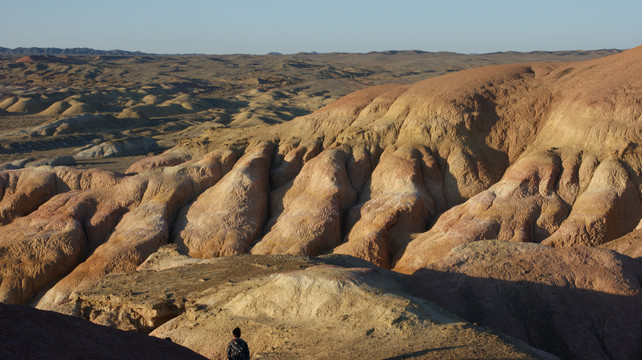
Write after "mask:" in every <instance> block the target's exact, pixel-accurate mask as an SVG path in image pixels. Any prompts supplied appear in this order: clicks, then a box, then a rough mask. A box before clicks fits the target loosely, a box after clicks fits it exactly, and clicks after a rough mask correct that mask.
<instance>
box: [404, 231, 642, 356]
mask: <svg viewBox="0 0 642 360" xmlns="http://www.w3.org/2000/svg"><path fill="white" fill-rule="evenodd" d="M640 275H642V272H641V271H640V266H639V263H638V262H636V261H635V260H632V259H630V258H628V257H626V256H621V255H619V254H616V253H614V252H612V251H608V250H605V249H598V248H589V247H574V248H561V249H554V248H550V247H547V246H543V245H539V244H528V243H510V242H504V241H480V242H475V243H471V244H466V245H462V246H459V247H456V248H455V249H453V250H452V251H451V252H450V253H449V255H448V256H447V257H446V258H445V259H443V260H442V261H440V262H438V263H434V264H433V266H432V268H431V269H422V270H419V271H417V272H416V273H415V274H414V275H413V280H412V281H413V282H412V283H411V287H412V288H413V289H414V292H415V294H416V295H418V296H421V297H423V298H426V299H429V300H431V301H434V302H436V303H438V304H440V305H442V306H444V307H445V308H447V309H448V310H450V311H452V312H454V313H455V314H457V315H459V316H461V317H463V318H464V319H466V320H468V321H471V322H475V323H477V324H480V325H483V326H488V327H491V328H493V329H498V330H500V331H503V332H505V333H507V334H509V335H511V336H514V337H516V338H518V339H522V340H524V341H526V342H527V343H528V344H530V345H532V346H536V347H539V348H541V349H543V350H545V351H548V352H550V353H553V354H555V355H557V356H560V357H561V358H565V359H602V358H612V359H632V358H637V357H638V355H639V354H640V352H641V351H642V347H641V344H640V342H639V341H638V340H639V335H640V334H641V333H642V315H641V314H640V311H639V309H640V308H641V307H642V296H640V295H641V294H642V287H641V286H640V280H639V279H640Z"/></svg>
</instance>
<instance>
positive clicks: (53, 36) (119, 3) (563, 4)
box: [0, 0, 642, 54]
mask: <svg viewBox="0 0 642 360" xmlns="http://www.w3.org/2000/svg"><path fill="white" fill-rule="evenodd" d="M638 45H642V1H641V0H612V1H606V0H601V1H594V0H568V1H564V0H557V1H550V0H539V1H524V0H511V1H504V0H501V1H492V0H486V1H482V0H476V1H466V0H448V1H431V0H426V1H419V0H389V1H383V0H368V1H362V0H343V1H336V0H322V1H307V0H298V1H291V0H262V1H259V0H227V1H219V0H209V1H206V0H171V1H170V0H127V1H124V0H108V1H96V0H57V1H56V0H0V46H1V47H8V48H15V47H59V48H72V47H88V48H94V49H101V50H113V49H120V50H129V51H144V52H150V53H162V54H178V53H204V54H231V53H245V54H265V53H268V52H280V53H286V54H290V53H298V52H312V51H316V52H369V51H384V50H423V51H454V52H460V53H488V52H495V51H509V50H513V51H535V50H576V49H582V50H593V49H605V48H618V49H628V48H632V47H635V46H638Z"/></svg>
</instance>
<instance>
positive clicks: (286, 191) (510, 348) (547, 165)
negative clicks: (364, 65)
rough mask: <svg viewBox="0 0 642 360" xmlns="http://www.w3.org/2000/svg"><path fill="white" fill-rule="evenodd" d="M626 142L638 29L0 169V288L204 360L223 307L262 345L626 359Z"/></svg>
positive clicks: (630, 219)
mask: <svg viewBox="0 0 642 360" xmlns="http://www.w3.org/2000/svg"><path fill="white" fill-rule="evenodd" d="M68 105H70V107H69V108H71V107H73V104H68ZM641 141H642V47H638V48H635V49H632V50H628V51H625V52H622V53H619V54H615V55H611V56H607V57H603V58H598V59H593V60H587V61H581V62H573V63H529V64H515V65H497V66H491V67H484V68H478V69H470V70H465V71H459V72H453V73H450V74H447V75H443V76H439V77H434V78H430V79H427V80H423V81H420V82H416V83H413V84H405V85H380V86H374V87H368V88H366V89H363V90H359V91H356V92H353V93H351V94H349V95H347V96H344V97H342V98H341V99H339V100H337V101H334V102H331V103H329V104H328V105H326V106H324V107H322V108H320V109H319V110H316V111H315V112H313V113H311V114H309V115H305V116H300V117H297V118H294V119H293V120H291V121H288V122H284V123H281V124H276V125H272V126H262V127H246V128H211V129H209V130H207V131H204V132H203V133H202V134H201V135H200V136H199V137H197V138H192V139H189V140H186V141H183V142H181V143H180V144H179V145H178V146H176V147H173V148H171V149H170V150H168V151H166V152H164V153H162V154H160V155H157V156H154V157H149V158H145V159H142V160H140V161H138V162H136V163H134V164H132V165H131V166H130V167H129V169H128V170H127V171H126V174H120V173H115V172H110V171H106V170H100V169H79V168H72V167H65V166H57V167H51V166H40V167H31V168H24V169H18V170H6V171H3V172H0V183H1V184H2V197H1V201H0V224H2V226H1V227H0V231H1V233H2V234H3V235H2V237H0V254H2V256H1V259H2V263H0V279H1V284H0V300H1V301H2V302H3V303H6V304H31V305H34V306H35V307H37V308H39V309H47V310H55V311H58V312H62V313H67V314H71V315H75V316H80V317H83V318H86V319H90V320H92V321H94V322H97V323H101V324H104V325H109V326H112V327H118V328H121V329H126V330H135V331H139V332H143V333H150V332H151V334H152V335H155V336H158V337H162V338H165V337H168V338H171V339H172V340H173V341H174V342H176V343H178V344H181V345H184V346H187V347H189V348H191V349H192V350H194V351H196V352H198V353H200V354H202V355H204V356H207V357H216V356H219V354H220V353H219V351H220V349H221V347H222V346H224V342H225V341H224V339H226V338H227V337H226V336H227V335H226V334H227V333H228V332H229V329H228V328H229V327H230V326H233V324H237V323H240V324H242V327H243V329H244V330H245V331H247V334H248V335H247V339H249V340H250V344H251V346H252V347H253V353H254V354H255V355H257V356H262V357H263V358H302V357H303V358H304V357H305V356H312V357H310V358H315V356H314V355H316V358H328V359H331V358H341V357H345V358H350V357H353V356H364V354H366V355H368V356H364V357H374V358H390V359H393V358H394V359H405V358H409V357H412V356H417V357H420V356H423V357H431V356H433V357H439V356H441V357H442V358H462V357H469V358H497V357H502V358H554V356H559V357H561V358H578V359H579V358H582V359H586V358H595V359H602V358H614V359H616V358H639V357H640V356H642V344H640V341H639V339H640V336H642V315H641V314H640V311H639V309H640V308H642V296H641V294H640V291H641V290H642V289H641V285H640V283H641V280H642V267H641V263H640V256H641V255H642V241H641V240H640V234H641V231H642V230H640V226H639V224H640V221H641V219H642V198H641V191H642V178H641V177H642V149H640V147H639V144H640V143H641ZM165 244H170V245H165ZM159 249H160V250H159ZM245 254H251V255H255V256H234V257H232V256H231V255H245ZM150 256H151V257H150ZM363 260H366V261H363ZM372 264H374V265H372ZM387 269H390V270H393V271H389V270H387ZM232 270H234V271H232ZM110 274H112V275H110ZM210 282H211V283H210ZM453 314H455V315H453ZM288 319H290V320H288ZM465 321H468V322H470V323H475V324H477V325H479V326H484V327H487V328H492V329H493V331H500V332H501V333H496V332H492V331H489V330H488V329H487V328H482V327H478V326H477V325H472V324H470V323H466V322H465ZM311 334H312V335H311ZM504 334H507V335H508V336H507V335H504ZM211 338H216V339H217V340H210V339H211ZM355 343H360V344H362V345H360V346H357V347H356V348H353V347H354V344H355ZM377 344H378V345H377ZM402 345H403V346H402ZM377 346H380V347H377ZM533 347H534V348H533ZM535 348H537V349H535ZM351 349H353V350H351ZM382 349H386V350H385V351H383V350H382ZM538 349H541V350H544V351H545V352H547V353H545V352H544V351H541V350H538ZM350 351H359V352H358V353H357V354H360V355H356V354H352V353H350ZM433 351H437V352H438V354H440V355H436V353H435V352H433ZM475 351H476V352H475ZM548 353H550V354H548ZM311 354H312V355H311ZM551 354H552V355H551ZM404 356H405V357H404Z"/></svg>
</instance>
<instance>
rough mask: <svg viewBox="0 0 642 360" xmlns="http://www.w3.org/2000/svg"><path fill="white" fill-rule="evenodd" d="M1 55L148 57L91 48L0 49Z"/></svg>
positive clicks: (133, 52)
mask: <svg viewBox="0 0 642 360" xmlns="http://www.w3.org/2000/svg"><path fill="white" fill-rule="evenodd" d="M0 55H147V53H144V52H140V51H125V50H96V49H90V48H71V49H60V48H51V47H47V48H41V47H29V48H23V47H19V48H15V49H9V48H5V47H0Z"/></svg>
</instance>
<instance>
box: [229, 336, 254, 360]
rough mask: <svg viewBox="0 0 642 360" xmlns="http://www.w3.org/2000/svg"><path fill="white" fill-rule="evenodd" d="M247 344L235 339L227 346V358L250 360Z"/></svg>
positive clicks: (231, 359)
mask: <svg viewBox="0 0 642 360" xmlns="http://www.w3.org/2000/svg"><path fill="white" fill-rule="evenodd" d="M249 353H250V352H249V350H248V348H247V343H245V341H243V340H241V339H233V340H232V341H230V343H229V344H228V345H227V358H228V359H229V360H250V356H249Z"/></svg>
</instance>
